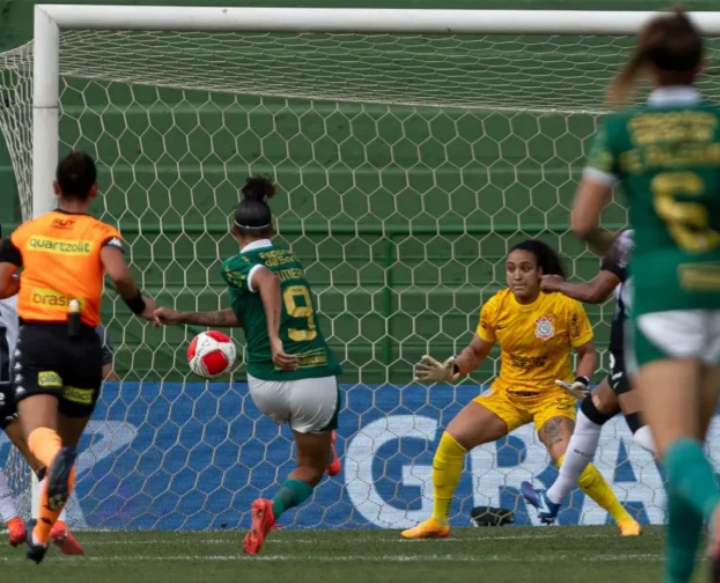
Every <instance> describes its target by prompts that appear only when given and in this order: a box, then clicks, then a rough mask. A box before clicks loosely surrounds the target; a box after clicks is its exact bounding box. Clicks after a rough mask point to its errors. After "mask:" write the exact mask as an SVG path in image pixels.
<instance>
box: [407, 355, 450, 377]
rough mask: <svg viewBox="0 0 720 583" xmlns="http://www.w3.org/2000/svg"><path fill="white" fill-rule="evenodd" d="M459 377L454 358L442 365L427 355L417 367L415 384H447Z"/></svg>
mask: <svg viewBox="0 0 720 583" xmlns="http://www.w3.org/2000/svg"><path fill="white" fill-rule="evenodd" d="M459 376H460V371H459V370H458V367H457V365H456V364H455V357H454V356H451V357H450V358H448V359H447V360H446V361H445V362H442V363H441V362H439V361H437V360H435V359H434V358H433V357H432V356H428V355H427V354H426V355H425V356H423V357H422V359H420V362H418V363H417V364H416V365H415V382H430V383H446V382H448V381H454V380H455V379H456V378H458V377H459Z"/></svg>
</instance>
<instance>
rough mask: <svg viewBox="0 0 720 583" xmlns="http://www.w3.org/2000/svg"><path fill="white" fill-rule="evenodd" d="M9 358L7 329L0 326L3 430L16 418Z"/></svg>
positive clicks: (0, 389)
mask: <svg viewBox="0 0 720 583" xmlns="http://www.w3.org/2000/svg"><path fill="white" fill-rule="evenodd" d="M10 360H11V354H10V346H9V345H8V339H7V330H6V329H5V328H4V327H3V326H0V429H2V430H3V431H5V428H6V427H7V426H8V425H10V424H11V423H12V422H13V421H15V419H17V406H16V404H15V394H14V393H13V390H12V383H11V382H10V373H11V371H10Z"/></svg>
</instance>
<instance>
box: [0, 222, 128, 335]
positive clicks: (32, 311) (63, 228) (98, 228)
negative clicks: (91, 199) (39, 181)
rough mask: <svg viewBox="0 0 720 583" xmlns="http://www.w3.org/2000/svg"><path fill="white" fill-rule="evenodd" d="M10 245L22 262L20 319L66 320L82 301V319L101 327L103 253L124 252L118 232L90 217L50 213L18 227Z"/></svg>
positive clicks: (18, 301) (18, 304) (19, 295)
mask: <svg viewBox="0 0 720 583" xmlns="http://www.w3.org/2000/svg"><path fill="white" fill-rule="evenodd" d="M10 242H11V244H12V246H13V247H15V249H17V251H18V252H19V255H20V257H21V258H22V261H21V265H22V267H23V271H22V273H21V274H20V293H19V294H18V300H17V308H18V314H19V315H20V317H21V318H22V319H23V320H26V321H40V322H62V321H66V320H67V314H68V309H69V304H70V300H71V299H76V300H78V301H79V302H80V307H81V319H82V321H83V322H84V323H85V324H88V325H89V326H97V325H98V324H100V299H101V296H102V292H103V279H104V275H105V269H104V267H103V264H102V261H101V260H100V250H101V249H102V248H103V247H104V246H106V245H112V246H115V247H118V248H119V249H121V250H122V239H121V236H120V233H119V232H118V230H117V229H116V228H114V227H111V226H110V225H106V224H105V223H102V222H100V221H98V220H97V219H94V218H93V217H91V216H90V215H85V214H72V213H65V212H62V211H51V212H49V213H47V214H44V215H42V216H40V217H38V218H37V219H33V220H31V221H28V222H27V223H24V224H23V225H21V226H20V227H18V228H17V229H16V230H15V231H14V232H13V233H12V235H10Z"/></svg>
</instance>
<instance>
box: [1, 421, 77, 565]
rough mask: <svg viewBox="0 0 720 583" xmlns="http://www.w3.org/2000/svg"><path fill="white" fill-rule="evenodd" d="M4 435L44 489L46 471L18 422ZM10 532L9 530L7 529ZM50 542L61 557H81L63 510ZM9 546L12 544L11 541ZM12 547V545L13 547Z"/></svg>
mask: <svg viewBox="0 0 720 583" xmlns="http://www.w3.org/2000/svg"><path fill="white" fill-rule="evenodd" d="M5 433H6V434H7V436H8V438H9V439H10V441H11V442H12V444H13V445H14V446H15V447H16V448H17V449H18V451H19V452H20V453H21V454H22V456H23V457H24V458H25V461H27V463H28V465H29V466H30V469H31V470H32V471H33V473H34V474H35V475H36V476H37V478H38V487H39V488H40V489H41V490H42V489H43V488H44V487H45V474H46V472H47V469H46V468H45V466H44V465H43V464H42V462H40V461H39V460H38V459H37V458H36V457H35V456H34V455H33V454H32V452H31V451H30V448H29V447H28V445H27V442H26V441H25V438H24V437H23V433H22V428H21V427H20V422H19V421H13V422H12V423H11V424H10V425H8V426H7V427H6V428H5ZM20 522H21V523H22V531H23V533H24V532H25V523H24V522H22V520H20ZM8 530H9V531H10V528H9V527H8ZM16 531H17V532H18V533H19V527H16ZM10 532H12V531H10ZM50 540H51V541H52V542H53V543H54V544H55V545H56V546H57V547H58V549H59V550H60V552H61V553H62V554H63V555H83V554H85V551H84V550H83V548H82V546H81V545H80V543H79V542H78V541H77V539H76V538H75V537H74V536H73V534H72V533H71V532H70V530H69V529H68V526H67V519H66V512H65V508H63V510H62V512H61V513H60V516H59V517H58V519H57V522H56V523H55V524H54V525H53V528H52V530H51V531H50ZM19 542H21V543H23V542H25V534H23V535H22V540H21V541H19ZM10 544H13V543H12V541H11V543H10ZM13 546H14V545H13Z"/></svg>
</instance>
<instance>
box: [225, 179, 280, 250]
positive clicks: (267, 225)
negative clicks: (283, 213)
mask: <svg viewBox="0 0 720 583" xmlns="http://www.w3.org/2000/svg"><path fill="white" fill-rule="evenodd" d="M240 192H242V195H243V199H242V200H241V201H240V204H238V206H237V209H235V228H236V229H237V230H238V231H239V232H240V233H241V234H244V235H252V236H256V237H266V236H269V235H270V233H271V232H272V211H271V210H270V206H269V205H268V203H267V200H268V199H269V198H270V197H272V195H273V194H275V185H274V184H273V182H272V181H271V180H270V179H269V178H265V177H263V176H253V177H250V178H248V179H247V180H246V181H245V184H244V185H243V187H242V188H241V189H240Z"/></svg>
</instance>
